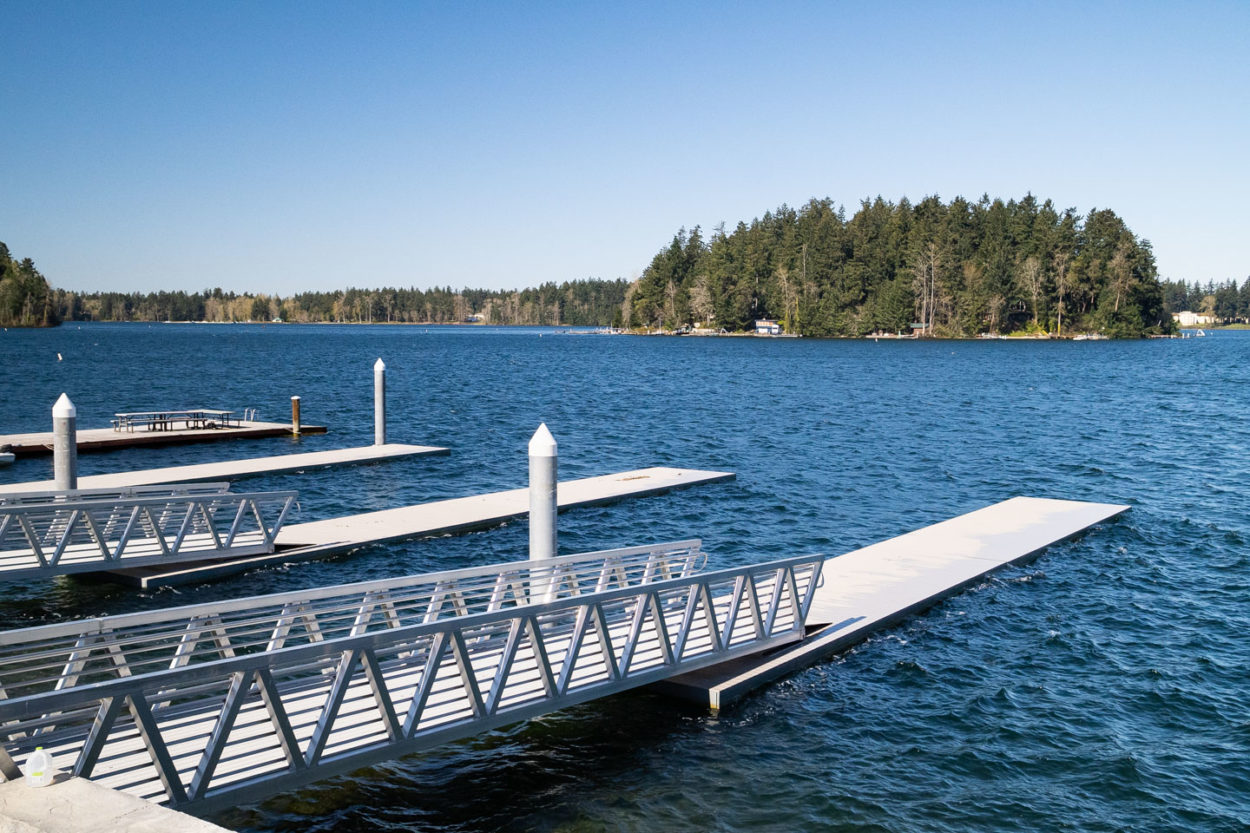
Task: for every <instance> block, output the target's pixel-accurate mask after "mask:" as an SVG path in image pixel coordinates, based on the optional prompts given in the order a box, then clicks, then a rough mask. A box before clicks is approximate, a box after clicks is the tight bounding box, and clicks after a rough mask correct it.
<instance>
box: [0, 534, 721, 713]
mask: <svg viewBox="0 0 1250 833" xmlns="http://www.w3.org/2000/svg"><path fill="white" fill-rule="evenodd" d="M700 547H701V542H700V541H699V540H697V539H693V540H687V541H677V542H672V543H662V544H651V545H646V546H636V547H625V548H620V549H613V550H600V551H596V552H589V553H579V554H575V555H567V556H560V557H557V558H552V559H546V560H541V561H528V560H527V561H516V562H511V563H506V564H493V565H485V566H479V567H469V568H462V569H459V570H445V571H441V572H436V573H425V574H418V575H413V576H402V577H398V578H389V579H375V580H372V581H365V582H355V583H351V584H341V585H332V586H328V587H315V588H310V589H307V590H296V591H286V592H282V593H272V594H267V595H262V596H251V597H245V598H240V599H229V600H224V601H218V602H202V603H199V604H193V605H185V606H181V607H175V608H166V609H163V610H152V611H140V612H136V613H126V614H119V615H115V616H106V617H98V618H94V619H82V620H76V621H69V622H58V623H54V624H49V625H39V626H35V627H30V628H22V629H20V630H12V631H5V632H0V697H10V698H11V697H16V696H20V695H23V694H26V693H34V692H38V691H44V690H53V689H55V690H59V689H63V688H67V687H71V686H75V685H78V684H80V683H81V682H82V681H84V680H98V679H99V678H100V677H101V676H102V675H103V676H117V675H122V674H125V675H128V676H132V675H136V674H142V673H146V672H147V671H149V670H165V669H166V668H169V667H171V665H172V667H178V666H180V665H187V664H191V663H196V662H204V661H207V660H209V659H216V658H219V657H221V656H231V655H234V654H236V653H243V652H247V651H251V650H258V649H260V648H262V647H263V648H266V649H270V648H273V647H275V646H281V645H285V644H297V643H300V642H304V641H321V640H324V639H328V638H331V637H333V636H334V635H335V634H336V633H339V632H343V631H349V632H350V631H355V632H364V631H366V630H368V629H370V628H378V627H391V626H393V625H394V623H400V624H403V623H405V622H412V621H432V620H433V619H435V618H440V617H446V616H448V615H451V616H459V615H467V614H469V613H478V612H484V611H487V610H490V609H494V608H500V607H510V606H516V605H517V604H527V603H531V602H532V601H533V600H534V599H533V597H534V595H535V591H538V592H539V595H540V598H539V599H538V600H539V601H543V600H549V599H557V598H562V597H564V596H568V595H579V594H582V593H585V592H589V591H592V590H602V589H610V588H615V587H622V586H629V585H631V584H638V583H647V582H654V581H658V580H662V579H668V578H680V577H682V576H686V575H690V574H692V573H695V572H698V571H699V570H701V569H703V567H704V565H705V564H706V561H707V556H706V554H705V553H703V552H702V551H701V549H700ZM436 597H438V600H437V603H435V602H436Z"/></svg>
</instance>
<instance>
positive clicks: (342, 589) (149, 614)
mask: <svg viewBox="0 0 1250 833" xmlns="http://www.w3.org/2000/svg"><path fill="white" fill-rule="evenodd" d="M700 545H701V542H700V541H698V540H697V539H695V540H690V541H681V542H676V543H673V544H657V545H653V546H650V547H628V548H624V549H620V550H601V551H598V552H591V553H579V554H576V555H566V556H559V557H556V558H551V559H545V560H543V561H541V562H534V561H513V562H508V563H505V564H492V565H485V566H482V567H467V568H462V569H458V570H444V571H440V572H437V573H424V574H421V575H419V576H403V577H399V578H387V579H374V580H372V581H365V582H356V583H352V584H340V585H332V586H328V587H314V588H309V589H307V590H294V591H286V592H283V593H272V594H267V595H263V596H251V597H247V598H243V599H235V600H227V601H220V602H203V603H199V604H192V605H183V606H180V607H173V608H164V609H161V610H150V611H140V612H137V613H123V614H117V615H114V616H103V617H96V618H93V619H79V620H75V621H72V622H59V623H55V624H50V625H36V626H33V627H30V628H20V629H17V630H11V631H4V632H0V646H9V645H16V644H24V643H26V642H27V641H29V640H31V639H36V638H39V637H41V636H44V635H46V636H47V637H52V636H60V635H64V636H70V635H73V636H75V637H78V636H85V635H89V634H92V633H103V632H104V631H106V630H114V631H116V630H117V629H119V628H122V627H127V626H131V625H142V624H149V623H158V622H167V621H172V620H175V619H186V620H190V619H191V618H193V617H195V616H201V615H205V614H221V613H226V612H231V611H236V610H247V609H249V608H252V607H254V606H256V605H258V604H262V605H263V604H267V605H272V606H275V607H280V606H282V605H285V604H288V603H291V602H304V601H313V600H318V599H326V598H337V597H345V596H347V595H348V594H356V593H359V594H360V596H361V597H362V598H363V595H364V593H366V592H369V591H373V590H385V589H391V588H394V587H402V586H405V584H406V583H409V584H410V583H411V582H412V580H413V579H414V578H420V579H421V582H422V583H423V584H427V583H437V582H448V581H455V580H457V579H460V578H467V577H474V576H487V575H489V576H491V577H492V578H494V577H496V576H498V574H500V573H505V572H512V571H514V570H525V571H528V572H529V573H530V574H531V575H532V576H537V577H538V578H550V577H551V573H552V571H554V569H555V568H557V567H559V566H562V565H565V564H572V563H577V562H580V561H591V560H606V559H607V558H608V557H626V556H631V555H637V554H650V553H652V552H656V551H661V550H680V549H687V548H688V549H691V550H693V553H692V554H694V555H696V556H698V557H699V558H704V559H705V555H704V554H703V553H701V552H699V551H698V547H699V546H700Z"/></svg>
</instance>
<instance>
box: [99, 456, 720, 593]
mask: <svg viewBox="0 0 1250 833" xmlns="http://www.w3.org/2000/svg"><path fill="white" fill-rule="evenodd" d="M733 478H734V474H733V472H723V471H700V470H698V469H676V468H667V467H655V468H648V469H636V470H634V471H625V472H620V473H619V474H605V475H601V476H599V477H586V478H582V479H580V480H565V481H562V482H561V483H560V484H559V489H558V491H557V502H558V504H559V508H561V509H570V508H573V507H575V506H593V505H595V504H600V503H612V502H615V501H618V500H625V499H628V498H635V497H644V496H646V495H654V494H659V493H661V492H667V491H671V490H673V489H683V488H687V487H689V486H696V485H699V484H706V483H719V482H721V481H725V480H732V479H733ZM528 512H529V490H528V489H509V490H508V491H505V492H494V493H491V494H485V495H472V496H470V497H461V498H452V499H450V500H439V501H433V502H431V503H419V504H416V505H414V506H401V507H398V508H396V509H382V510H379V511H377V512H366V513H364V514H360V515H347V516H345V517H341V518H331V519H329V520H324V521H311V522H308V523H301V524H291V525H288V526H285V527H283V529H282V531H281V532H280V533H279V534H278V537H277V539H276V544H277V551H276V552H274V553H272V554H269V555H262V556H255V557H251V558H243V559H238V560H231V561H228V562H206V563H203V564H196V565H181V566H179V567H171V568H157V567H147V568H135V569H131V570H119V571H116V572H113V573H111V575H112V576H113V577H114V578H116V579H118V580H120V581H124V582H126V583H132V584H137V585H138V586H140V587H142V588H144V589H152V588H156V587H166V586H173V585H178V584H188V583H191V582H198V581H206V580H208V579H212V578H219V577H221V576H225V575H231V574H233V573H238V572H242V571H244V570H250V569H253V568H256V567H263V566H266V565H269V564H284V563H288V562H292V561H301V560H306V559H311V558H324V557H326V556H329V555H336V554H338V553H343V552H348V551H350V550H354V549H359V548H360V547H365V546H369V545H371V544H380V543H385V542H387V541H401V540H405V539H410V538H423V537H427V536H433V535H443V534H447V533H454V532H467V531H470V530H474V529H483V528H486V527H491V526H495V525H497V524H501V523H503V522H504V521H507V520H511V519H513V518H519V517H523V516H524V515H526V514H527V513H528Z"/></svg>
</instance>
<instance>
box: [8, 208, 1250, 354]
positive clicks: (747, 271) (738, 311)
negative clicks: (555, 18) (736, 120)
mask: <svg viewBox="0 0 1250 833" xmlns="http://www.w3.org/2000/svg"><path fill="white" fill-rule="evenodd" d="M1182 309H1192V310H1194V311H1196V312H1206V313H1208V314H1212V315H1214V316H1216V317H1218V318H1220V319H1223V320H1228V321H1235V320H1247V319H1250V279H1247V280H1246V282H1245V283H1244V284H1243V285H1242V286H1241V287H1240V288H1238V286H1237V284H1236V282H1235V281H1231V280H1230V281H1226V282H1224V283H1221V284H1216V283H1214V282H1208V284H1207V285H1206V286H1205V287H1204V286H1201V285H1199V284H1198V283H1197V282H1195V283H1193V284H1192V285H1191V284H1187V283H1186V282H1185V281H1161V280H1160V279H1159V277H1158V273H1157V269H1156V267H1155V262H1154V255H1153V252H1152V251H1151V247H1150V243H1149V242H1148V241H1146V240H1142V239H1139V238H1138V237H1137V236H1136V235H1134V234H1133V232H1132V231H1131V230H1130V229H1129V228H1128V227H1127V225H1126V224H1125V223H1124V221H1123V220H1122V219H1120V218H1119V217H1118V216H1117V215H1116V214H1115V213H1114V212H1113V211H1110V210H1107V209H1102V210H1093V211H1090V212H1089V213H1088V214H1087V215H1080V214H1078V213H1077V212H1076V210H1075V209H1072V208H1069V209H1065V210H1062V211H1060V210H1058V209H1056V208H1055V206H1054V204H1053V203H1052V202H1051V201H1050V200H1046V201H1044V202H1039V201H1038V200H1037V199H1036V198H1035V197H1034V196H1033V195H1031V194H1029V195H1026V196H1025V197H1024V198H1023V199H1020V200H1008V201H1006V202H1004V201H1003V200H1001V199H994V200H991V199H990V198H989V197H988V196H983V197H982V198H981V199H980V200H979V201H977V202H970V201H968V200H965V199H963V198H961V197H957V198H955V199H954V200H951V201H950V202H949V203H944V202H942V201H941V200H940V199H939V198H938V197H937V196H931V197H926V198H924V199H923V200H921V201H920V202H918V203H915V204H913V203H911V202H909V201H908V200H907V199H906V198H904V199H902V200H900V201H899V202H897V203H892V202H888V201H886V200H883V199H882V198H880V197H878V198H876V199H875V200H871V201H870V200H864V201H863V202H861V204H860V207H859V209H858V210H857V211H856V212H855V214H854V215H852V216H850V217H848V216H847V214H846V211H845V209H844V208H842V207H840V206H835V205H834V204H833V203H832V201H830V200H828V199H823V200H817V199H813V200H810V201H809V202H808V203H807V204H806V205H804V206H803V207H802V208H800V209H797V210H795V209H792V208H789V207H788V206H785V205H782V206H781V207H780V208H778V209H777V210H776V211H769V212H766V213H765V214H764V215H763V216H762V217H760V218H756V219H754V220H752V221H751V222H750V223H746V222H740V223H738V225H737V226H736V227H735V228H734V229H733V230H732V231H726V229H725V226H724V224H721V225H720V226H718V227H717V228H716V229H715V230H714V232H713V233H712V234H711V236H710V237H709V238H706V239H705V238H704V236H703V232H702V230H701V229H700V228H699V227H697V226H696V227H695V228H694V229H693V230H692V231H689V232H687V231H686V230H685V229H681V230H680V231H678V232H677V234H676V235H674V237H673V239H672V240H671V241H670V243H669V244H668V245H666V246H664V247H663V248H662V249H661V250H660V251H659V252H658V253H657V254H656V255H655V257H654V258H652V260H651V263H650V264H649V265H648V266H647V267H646V269H645V270H644V271H643V273H642V275H641V277H640V278H639V279H638V280H635V281H633V282H630V281H626V280H624V279H617V280H601V279H594V278H592V279H587V280H579V281H566V282H564V283H562V284H559V285H557V284H555V283H554V282H550V283H544V284H542V285H541V286H539V287H537V288H531V289H524V290H517V291H512V290H485V289H462V290H453V289H452V288H451V287H434V288H432V289H416V288H408V289H402V288H382V289H357V288H348V289H344V290H334V291H328V292H315V291H309V292H299V293H295V294H292V295H289V296H287V297H282V296H279V295H267V294H264V293H251V292H243V293H235V292H231V291H226V290H223V289H221V288H216V289H207V290H204V291H200V292H185V291H174V292H163V291H162V292H150V293H141V292H132V293H122V292H85V293H84V292H73V291H69V290H62V289H52V288H50V287H49V286H48V283H47V281H46V280H44V278H43V276H42V275H40V274H39V273H38V270H36V269H35V267H34V263H33V262H32V261H31V260H30V259H29V258H28V259H26V260H24V261H21V262H20V263H18V262H17V261H15V260H13V258H12V257H11V256H10V255H9V251H8V248H7V247H5V246H4V244H2V243H0V319H2V320H5V321H9V322H10V323H9V324H6V326H17V325H18V323H17V322H18V321H21V322H26V323H25V324H24V325H26V326H31V325H33V326H47V325H51V324H55V323H57V322H58V321H59V320H61V319H64V320H74V321H81V320H96V321H207V322H231V321H239V322H241V321H272V320H275V319H278V320H282V321H288V322H297V323H313V322H331V323H357V322H359V323H384V322H392V323H431V324H450V323H460V322H465V321H480V322H482V323H489V324H499V325H573V326H609V325H610V326H614V327H623V328H628V329H634V330H650V331H657V330H658V331H674V330H678V329H680V328H684V327H708V328H713V329H718V330H720V329H723V330H725V331H729V332H744V331H750V330H752V329H753V328H754V322H755V320H757V319H771V320H776V321H779V322H780V323H781V325H782V327H783V329H784V330H785V331H786V332H790V333H796V334H801V335H808V336H861V335H867V334H870V333H874V332H880V333H900V332H908V331H910V330H912V329H913V328H915V329H919V331H920V332H921V333H922V334H924V335H931V336H937V337H963V336H971V335H976V334H978V333H982V332H989V333H1009V332H1034V333H1044V332H1045V333H1055V334H1061V335H1070V334H1075V333H1078V332H1088V331H1100V332H1104V333H1107V334H1108V335H1113V336H1127V337H1132V336H1142V335H1147V334H1154V333H1169V332H1173V331H1174V330H1175V326H1174V324H1173V323H1172V319H1171V313H1172V312H1176V311H1180V310H1182Z"/></svg>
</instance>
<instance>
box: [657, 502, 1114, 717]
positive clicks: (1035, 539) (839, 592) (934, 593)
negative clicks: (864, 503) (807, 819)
mask: <svg viewBox="0 0 1250 833" xmlns="http://www.w3.org/2000/svg"><path fill="white" fill-rule="evenodd" d="M1128 508H1129V507H1128V506H1120V505H1114V504H1106V503H1083V502H1079V501H1071V500H1051V499H1045V498H1030V497H1016V498H1012V499H1010V500H1006V501H1003V502H1002V503H997V504H994V505H992V506H987V507H985V508H984V509H978V510H976V511H975V512H970V513H968V514H966V515H961V516H959V517H957V518H952V519H951V520H948V521H943V522H941V523H938V524H934V525H933V526H928V527H925V528H923V529H918V530H916V531H914V532H909V533H907V534H906V535H900V536H899V537H897V538H891V539H889V540H887V541H882V542H880V543H877V544H873V545H872V546H868V547H864V548H863V549H860V550H855V551H854V552H849V553H846V554H845V555H842V556H839V557H837V558H832V559H829V560H828V561H826V562H825V566H824V569H823V571H822V584H821V586H820V587H819V589H817V591H816V596H815V598H814V599H813V601H812V607H811V611H810V612H809V613H808V617H807V630H808V635H807V637H806V638H805V639H804V640H803V641H802V642H801V643H799V644H797V645H794V646H792V647H788V648H784V649H782V650H780V651H777V652H774V653H771V654H768V655H764V656H759V655H757V656H754V657H747V658H745V659H741V660H736V661H734V662H730V663H725V664H723V665H718V666H714V667H711V668H706V669H703V670H701V671H697V672H693V673H690V674H685V675H682V676H680V677H674V678H672V679H671V680H667V681H665V682H663V683H661V684H660V688H661V690H663V691H665V692H666V693H669V694H674V695H676V696H679V697H682V698H684V699H689V700H693V701H695V702H698V703H700V704H706V705H709V706H711V707H712V708H714V709H719V708H722V707H724V706H727V705H730V704H731V703H733V702H734V701H735V700H737V699H739V698H741V697H742V696H743V695H745V694H747V693H749V692H751V691H752V690H754V689H756V688H759V687H760V686H761V685H763V684H764V683H766V682H769V681H771V680H774V679H776V678H778V677H781V676H783V675H785V674H788V673H790V672H791V671H795V670H798V669H800V668H804V667H806V666H808V665H812V664H813V663H815V662H818V661H820V660H822V659H824V658H826V657H828V656H830V655H831V654H834V653H836V652H838V651H841V650H843V649H845V648H848V647H850V646H851V645H854V644H855V643H857V642H861V641H863V640H864V639H865V638H867V637H868V635H869V634H871V633H872V632H874V631H876V630H880V629H881V628H886V627H889V626H892V625H894V624H897V623H898V622H900V621H902V620H903V619H905V618H907V617H908V616H911V615H913V614H915V613H918V612H920V611H922V610H924V609H925V608H927V607H930V606H931V605H933V604H936V603H937V602H939V601H941V600H942V599H945V598H947V597H948V596H951V595H954V594H955V593H957V592H959V591H960V590H962V589H963V588H965V587H967V586H968V585H969V584H971V583H973V582H975V581H977V580H978V579H980V578H981V577H982V576H984V575H986V574H987V573H990V572H992V571H994V570H997V569H999V568H1001V567H1005V566H1007V565H1010V564H1017V563H1021V562H1024V561H1027V560H1029V559H1031V558H1033V557H1035V556H1036V555H1037V554H1038V553H1039V552H1040V551H1041V550H1043V549H1045V548H1046V547H1048V546H1051V545H1052V544H1055V543H1058V542H1060V541H1063V540H1065V539H1068V538H1071V537H1073V536H1074V535H1077V534H1079V533H1081V532H1083V531H1085V530H1086V529H1088V528H1089V527H1091V526H1093V525H1094V524H1097V523H1100V522H1102V521H1105V520H1108V519H1110V518H1114V517H1116V516H1117V515H1119V514H1121V513H1122V512H1125V511H1127V510H1128Z"/></svg>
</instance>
